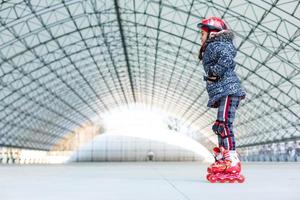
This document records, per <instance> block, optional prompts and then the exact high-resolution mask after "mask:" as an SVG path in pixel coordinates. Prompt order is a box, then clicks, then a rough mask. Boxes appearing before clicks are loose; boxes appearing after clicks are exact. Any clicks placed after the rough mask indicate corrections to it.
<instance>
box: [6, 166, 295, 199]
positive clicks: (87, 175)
mask: <svg viewBox="0 0 300 200" xmlns="http://www.w3.org/2000/svg"><path fill="white" fill-rule="evenodd" d="M243 166H244V169H243V174H244V175H245V176H246V178H247V179H246V182H245V183H243V184H238V183H234V184H229V183H227V184H222V183H218V184H216V183H215V184H212V183H209V182H207V181H206V180H205V175H206V165H204V164H201V163H197V162H181V163H180V162H179V163H170V162H164V163H161V162H159V163H151V162H145V163H134V162H133V163H82V164H68V165H26V166H18V165H0V199H1V200H15V199H18V200H19V199H20V200H49V199H51V200H52V199H53V200H60V199H63V200H78V199H84V200H92V199H97V200H117V199H118V200H119V199H120V200H202V199H203V200H226V199H230V200H235V199H236V200H237V199H238V200H248V199H249V200H260V199H263V200H268V199H270V200H277V199H278V200H299V199H300V163H244V165H243Z"/></svg>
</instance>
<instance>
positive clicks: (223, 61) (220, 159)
mask: <svg viewBox="0 0 300 200" xmlns="http://www.w3.org/2000/svg"><path fill="white" fill-rule="evenodd" d="M198 27H199V28H200V29H201V43H202V46H201V49H200V52H199V59H200V60H201V61H202V64H203V67H204V71H205V73H206V75H205V76H204V80H205V81H206V89H207V92H208V96H209V101H208V104H207V106H208V107H211V108H218V115H217V120H216V121H215V123H214V124H213V126H212V130H213V131H214V133H215V134H217V136H218V142H219V147H216V148H214V149H213V152H214V155H215V159H216V162H215V163H213V164H212V165H211V166H210V167H209V168H208V173H209V174H208V175H207V179H208V180H209V181H210V182H216V181H220V182H226V181H230V182H234V181H235V180H237V181H239V182H243V181H244V177H243V176H242V175H240V171H241V164H240V161H239V159H238V156H237V153H236V151H235V138H234V133H233V120H234V117H235V112H236V110H237V108H238V105H239V102H240V101H241V99H243V98H245V95H246V93H245V91H244V89H243V88H242V87H241V83H240V80H239V79H238V77H237V75H236V73H235V72H234V68H235V62H234V57H235V56H236V48H235V47H234V45H233V33H232V32H231V31H230V30H229V29H228V27H227V25H226V23H225V22H224V21H223V20H222V19H220V18H218V17H210V18H207V19H203V20H202V21H201V23H199V24H198Z"/></svg>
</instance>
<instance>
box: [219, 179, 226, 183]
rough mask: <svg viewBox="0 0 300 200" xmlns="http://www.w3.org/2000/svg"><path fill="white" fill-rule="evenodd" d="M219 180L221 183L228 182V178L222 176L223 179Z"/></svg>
mask: <svg viewBox="0 0 300 200" xmlns="http://www.w3.org/2000/svg"><path fill="white" fill-rule="evenodd" d="M219 182H220V183H226V182H227V179H226V178H222V179H220V180H219Z"/></svg>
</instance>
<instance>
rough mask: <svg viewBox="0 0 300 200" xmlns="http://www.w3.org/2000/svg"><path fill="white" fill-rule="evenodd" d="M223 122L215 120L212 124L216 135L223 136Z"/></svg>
mask: <svg viewBox="0 0 300 200" xmlns="http://www.w3.org/2000/svg"><path fill="white" fill-rule="evenodd" d="M225 127H226V125H225V122H224V121H219V120H216V121H215V123H214V125H213V126H212V130H213V132H214V133H215V134H216V135H219V136H221V137H222V138H225V137H226V135H225Z"/></svg>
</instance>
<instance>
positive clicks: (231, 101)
mask: <svg viewBox="0 0 300 200" xmlns="http://www.w3.org/2000/svg"><path fill="white" fill-rule="evenodd" d="M240 100H241V97H238V96H225V97H222V98H221V99H220V101H219V103H220V104H219V108H218V120H219V121H223V122H224V123H225V135H226V137H224V138H222V137H221V136H220V135H218V142H219V147H221V146H223V147H224V148H225V149H227V150H235V138H234V133H233V121H234V117H235V113H236V110H237V108H238V106H239V103H240Z"/></svg>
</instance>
